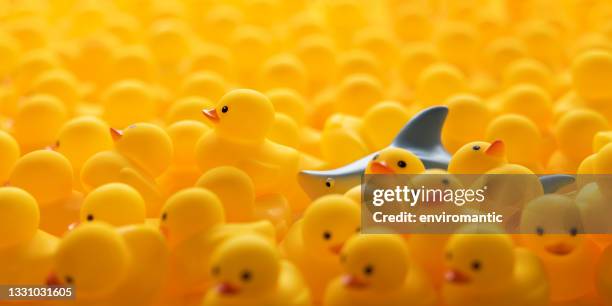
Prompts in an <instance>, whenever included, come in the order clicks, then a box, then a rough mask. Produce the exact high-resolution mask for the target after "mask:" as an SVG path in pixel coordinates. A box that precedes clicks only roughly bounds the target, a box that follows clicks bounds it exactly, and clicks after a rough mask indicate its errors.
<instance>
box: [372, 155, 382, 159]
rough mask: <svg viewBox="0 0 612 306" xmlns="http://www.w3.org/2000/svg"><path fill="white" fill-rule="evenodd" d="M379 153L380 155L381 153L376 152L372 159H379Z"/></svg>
mask: <svg viewBox="0 0 612 306" xmlns="http://www.w3.org/2000/svg"><path fill="white" fill-rule="evenodd" d="M379 155H380V154H376V155H374V157H372V160H377V159H378V156H379Z"/></svg>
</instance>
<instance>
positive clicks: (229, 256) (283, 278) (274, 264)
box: [202, 235, 311, 306]
mask: <svg viewBox="0 0 612 306" xmlns="http://www.w3.org/2000/svg"><path fill="white" fill-rule="evenodd" d="M209 267H210V273H211V275H212V278H213V279H214V281H215V283H216V284H217V285H216V286H215V287H213V288H212V289H210V290H209V291H208V293H207V294H206V297H205V298H204V303H203V304H202V305H211V306H212V305H215V306H217V305H219V306H222V305H237V304H239V305H245V306H246V305H262V306H263V305H266V306H275V305H278V306H281V305H296V306H298V305H303V306H307V305H311V301H310V292H309V289H308V287H306V284H305V282H304V280H303V279H302V276H301V275H300V272H299V270H298V269H297V268H296V267H295V266H293V264H291V263H290V262H289V261H287V260H283V259H281V256H280V254H279V252H278V250H277V249H276V246H275V245H274V244H273V243H271V242H270V241H269V240H266V239H264V238H262V237H259V236H255V235H244V236H240V237H236V238H232V239H229V240H228V241H227V242H225V243H223V244H221V245H220V246H219V247H218V248H217V249H216V250H215V252H214V253H213V255H212V256H211V259H210V264H209Z"/></svg>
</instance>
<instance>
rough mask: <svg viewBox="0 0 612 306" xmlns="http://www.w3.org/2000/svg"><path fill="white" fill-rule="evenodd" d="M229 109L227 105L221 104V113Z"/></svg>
mask: <svg viewBox="0 0 612 306" xmlns="http://www.w3.org/2000/svg"><path fill="white" fill-rule="evenodd" d="M228 110H229V108H228V107H227V105H223V107H222V108H221V112H222V113H224V114H225V113H227V111H228Z"/></svg>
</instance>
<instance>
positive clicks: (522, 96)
mask: <svg viewBox="0 0 612 306" xmlns="http://www.w3.org/2000/svg"><path fill="white" fill-rule="evenodd" d="M499 108H500V111H501V112H504V113H513V114H520V115H523V116H525V117H527V118H529V119H531V121H533V122H534V123H536V124H537V125H538V126H539V127H540V128H541V129H547V128H549V125H550V123H551V122H552V101H551V98H550V95H549V94H548V93H547V92H546V91H545V90H543V89H542V88H540V87H538V86H536V85H531V84H518V85H515V86H512V87H510V88H509V89H508V90H507V91H506V92H505V93H504V94H503V96H502V98H501V102H500V105H499Z"/></svg>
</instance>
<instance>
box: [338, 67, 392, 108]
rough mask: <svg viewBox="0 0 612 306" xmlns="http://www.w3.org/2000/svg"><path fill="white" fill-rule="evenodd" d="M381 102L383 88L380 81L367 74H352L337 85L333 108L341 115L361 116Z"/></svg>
mask: <svg viewBox="0 0 612 306" xmlns="http://www.w3.org/2000/svg"><path fill="white" fill-rule="evenodd" d="M382 100H384V88H383V85H382V84H381V83H380V81H378V80H377V79H376V78H374V77H373V76H371V75H368V74H354V75H349V76H347V77H346V78H345V79H343V80H342V81H341V82H340V84H339V85H338V87H337V89H336V93H335V99H334V106H333V107H335V109H336V111H338V112H340V113H343V114H347V115H353V116H361V115H363V114H364V113H365V111H366V110H368V109H369V108H370V107H372V106H373V105H375V104H376V103H378V102H381V101H382Z"/></svg>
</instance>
